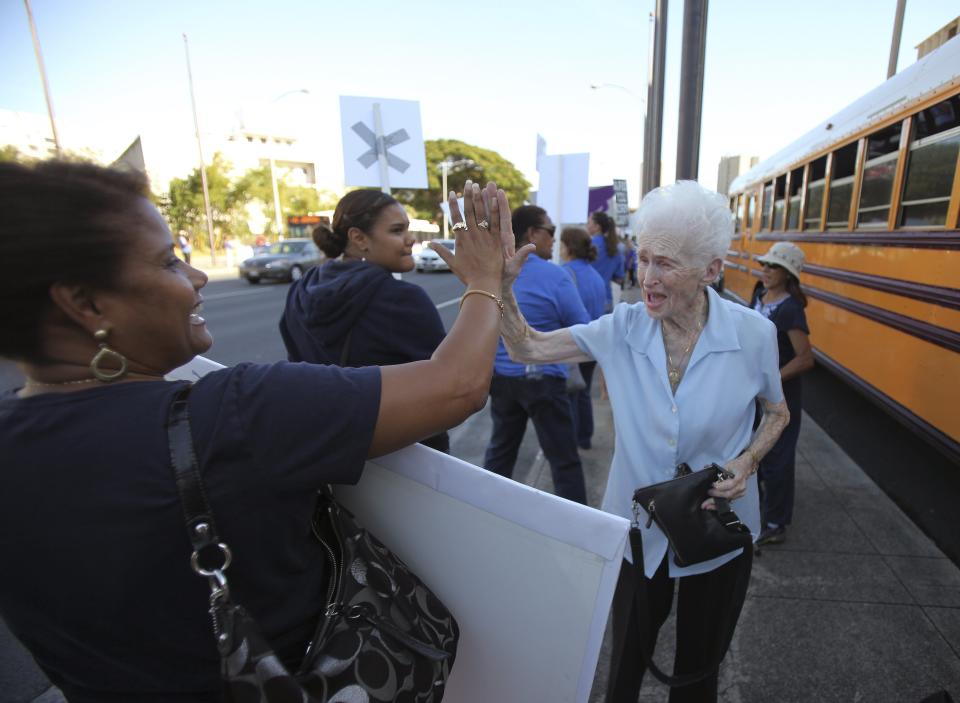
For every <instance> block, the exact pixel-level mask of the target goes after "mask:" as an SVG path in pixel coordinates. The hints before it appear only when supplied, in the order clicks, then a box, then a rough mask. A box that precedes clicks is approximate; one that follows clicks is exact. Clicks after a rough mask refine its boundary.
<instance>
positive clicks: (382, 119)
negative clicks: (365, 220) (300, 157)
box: [340, 96, 427, 192]
mask: <svg viewBox="0 0 960 703" xmlns="http://www.w3.org/2000/svg"><path fill="white" fill-rule="evenodd" d="M340 126H341V130H342V133H343V171H344V184H345V185H351V186H378V187H380V188H381V189H383V190H384V191H385V192H389V191H390V189H391V188H426V187H427V160H426V154H425V152H424V148H423V132H422V130H421V127H420V104H419V103H418V102H416V101H413V100H387V99H385V98H358V97H348V96H341V97H340Z"/></svg>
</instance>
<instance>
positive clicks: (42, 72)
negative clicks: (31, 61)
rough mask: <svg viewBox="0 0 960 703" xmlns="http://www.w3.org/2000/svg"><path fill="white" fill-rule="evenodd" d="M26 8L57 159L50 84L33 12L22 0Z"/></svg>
mask: <svg viewBox="0 0 960 703" xmlns="http://www.w3.org/2000/svg"><path fill="white" fill-rule="evenodd" d="M23 4H24V6H25V7H26V8H27V21H28V22H29V23H30V34H31V36H32V37H33V51H34V53H35V54H36V55H37V65H38V66H39V67H40V80H41V81H43V97H44V98H45V99H46V101H47V116H48V117H49V118H50V129H51V131H52V132H53V145H54V146H55V147H56V149H57V158H58V159H62V158H63V147H61V146H60V135H59V134H58V133H57V121H56V120H55V119H54V118H53V100H51V99H50V83H49V81H47V69H46V67H44V65H43V54H42V53H41V52H40V37H39V36H38V35H37V25H36V23H34V21H33V10H32V9H31V8H30V0H23Z"/></svg>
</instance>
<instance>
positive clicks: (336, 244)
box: [313, 188, 399, 259]
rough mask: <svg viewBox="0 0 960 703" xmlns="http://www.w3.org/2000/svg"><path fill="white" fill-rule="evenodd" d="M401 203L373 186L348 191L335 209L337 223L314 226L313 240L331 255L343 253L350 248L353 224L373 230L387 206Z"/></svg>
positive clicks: (334, 217) (332, 256)
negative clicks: (349, 235)
mask: <svg viewBox="0 0 960 703" xmlns="http://www.w3.org/2000/svg"><path fill="white" fill-rule="evenodd" d="M391 205H399V203H398V202H397V201H396V199H394V198H392V197H390V196H389V195H387V194H386V193H384V192H382V191H379V190H373V189H369V188H368V189H364V190H354V191H352V192H350V193H347V194H346V195H344V196H343V197H342V198H340V202H339V203H337V209H336V210H334V212H333V225H327V224H324V223H321V224H319V225H317V226H316V227H315V228H314V230H313V241H314V242H316V244H317V246H318V247H320V250H321V251H322V252H323V253H324V254H326V255H327V257H328V258H330V259H335V258H337V257H338V256H340V255H341V254H342V253H343V252H344V250H346V248H347V243H348V238H347V233H348V232H349V231H350V228H351V227H356V228H357V229H359V230H360V231H362V232H368V233H369V232H370V230H371V229H372V228H373V225H374V224H375V223H376V221H377V218H378V217H380V213H381V212H383V210H384V208H387V207H389V206H391Z"/></svg>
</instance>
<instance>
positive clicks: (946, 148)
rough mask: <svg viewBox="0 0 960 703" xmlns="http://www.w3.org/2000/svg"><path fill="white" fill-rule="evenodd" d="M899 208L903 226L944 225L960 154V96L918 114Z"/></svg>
mask: <svg viewBox="0 0 960 703" xmlns="http://www.w3.org/2000/svg"><path fill="white" fill-rule="evenodd" d="M915 119H916V124H917V128H916V132H915V133H914V141H913V143H912V144H911V145H910V156H909V158H908V161H907V172H906V176H905V178H904V186H903V201H902V203H901V207H900V226H901V227H943V226H944V225H945V224H946V219H947V208H948V206H949V205H950V190H951V188H952V187H953V176H954V173H955V172H956V168H957V154H958V153H960V96H958V95H954V96H953V97H951V98H948V99H947V100H944V101H943V102H941V103H937V104H936V105H933V106H931V107H928V108H927V109H926V110H922V111H920V112H919V113H917V115H916V117H915Z"/></svg>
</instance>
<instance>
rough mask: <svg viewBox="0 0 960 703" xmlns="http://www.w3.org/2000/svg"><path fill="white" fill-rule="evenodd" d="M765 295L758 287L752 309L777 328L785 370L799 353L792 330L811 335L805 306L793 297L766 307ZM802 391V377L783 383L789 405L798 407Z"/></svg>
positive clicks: (795, 377) (790, 296) (761, 288)
mask: <svg viewBox="0 0 960 703" xmlns="http://www.w3.org/2000/svg"><path fill="white" fill-rule="evenodd" d="M765 294H766V290H764V289H763V287H762V286H761V287H757V289H756V290H755V291H754V294H753V301H752V302H751V307H752V308H753V309H754V310H756V311H757V312H759V313H761V314H762V315H763V316H764V317H766V318H767V319H768V320H770V322H772V323H773V324H774V325H776V326H777V349H778V351H779V353H780V368H783V367H784V366H786V365H787V364H789V363H790V362H791V361H793V360H794V358H796V356H797V353H796V352H795V351H794V350H793V342H791V341H790V335H789V332H790V330H800V331H801V332H805V333H806V334H810V328H809V327H807V315H806V312H804V309H803V305H801V304H800V301H799V300H797V299H796V298H794V297H793V296H792V295H788V296H787V297H786V298H781V299H780V300H778V301H777V302H776V303H773V304H772V305H764V304H763V301H762V297H763V295H765ZM800 389H801V382H800V376H794V377H793V378H791V379H788V380H786V381H783V394H784V396H786V398H787V404H788V405H796V404H797V403H798V402H799V400H800V392H801V391H800Z"/></svg>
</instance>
